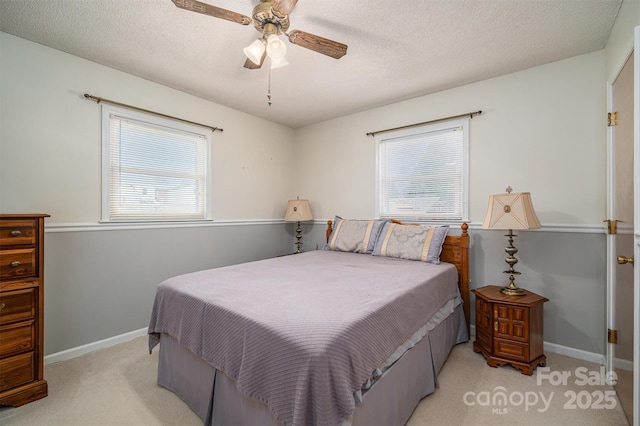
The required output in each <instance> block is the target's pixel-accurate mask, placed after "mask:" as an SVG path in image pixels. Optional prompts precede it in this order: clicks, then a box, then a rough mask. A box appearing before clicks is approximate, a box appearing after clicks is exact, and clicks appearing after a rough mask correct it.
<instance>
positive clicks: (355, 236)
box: [326, 216, 387, 254]
mask: <svg viewBox="0 0 640 426" xmlns="http://www.w3.org/2000/svg"><path fill="white" fill-rule="evenodd" d="M386 222H387V221H386V220H351V219H350V220H347V219H343V218H341V217H340V216H336V218H335V220H334V221H333V232H331V236H330V237H329V241H328V242H327V245H326V248H327V250H333V251H349V252H354V253H365V254H371V252H373V248H374V247H375V244H376V240H377V239H378V235H380V231H381V230H382V227H383V226H384V224H385V223H386Z"/></svg>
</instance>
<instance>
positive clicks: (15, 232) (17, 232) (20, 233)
mask: <svg viewBox="0 0 640 426" xmlns="http://www.w3.org/2000/svg"><path fill="white" fill-rule="evenodd" d="M10 235H11V236H12V237H19V236H20V235H22V232H21V231H18V230H17V229H16V230H14V231H11V232H10Z"/></svg>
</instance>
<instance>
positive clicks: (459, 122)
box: [374, 117, 471, 224]
mask: <svg viewBox="0 0 640 426" xmlns="http://www.w3.org/2000/svg"><path fill="white" fill-rule="evenodd" d="M470 121H471V120H470V119H469V118H468V117H467V118H460V119H455V120H447V121H443V122H438V123H431V124H424V125H420V126H412V127H410V128H405V129H399V130H395V131H389V132H384V133H379V134H377V135H374V138H375V143H376V147H375V149H376V165H375V167H376V171H375V175H376V177H375V214H376V217H381V218H393V219H399V220H403V221H407V222H420V223H434V224H442V223H462V222H468V221H469V126H470ZM456 127H461V128H462V133H463V136H462V173H461V192H462V193H461V197H462V198H461V212H460V213H461V218H460V219H458V218H437V217H436V216H427V215H425V216H418V215H397V216H396V215H394V216H383V215H382V211H381V205H382V196H381V190H382V187H381V182H380V180H381V173H380V169H381V161H382V160H381V153H380V149H381V146H382V144H384V143H385V141H388V140H391V139H398V138H404V137H412V136H419V135H420V134H424V133H431V132H439V131H443V130H447V129H452V128H456Z"/></svg>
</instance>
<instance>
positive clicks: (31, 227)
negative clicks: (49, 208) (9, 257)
mask: <svg viewBox="0 0 640 426" xmlns="http://www.w3.org/2000/svg"><path fill="white" fill-rule="evenodd" d="M36 236H37V233H36V221H35V220H33V219H15V220H6V221H2V222H0V246H13V245H35V243H36Z"/></svg>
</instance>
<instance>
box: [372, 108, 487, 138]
mask: <svg viewBox="0 0 640 426" xmlns="http://www.w3.org/2000/svg"><path fill="white" fill-rule="evenodd" d="M480 114H482V111H481V110H480V111H474V112H468V113H466V114H460V115H452V116H451V117H445V118H438V119H436V120H430V121H423V122H422V123H414V124H407V125H406V126H400V127H394V128H393V129H384V130H378V131H375V132H369V133H367V136H375V135H376V134H378V133H386V132H391V131H393V130H401V129H408V128H410V127H416V126H422V125H423V124H431V123H438V122H440V121H447V120H455V119H456V118H462V117H469V118H473V117H474V116H475V115H480Z"/></svg>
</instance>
